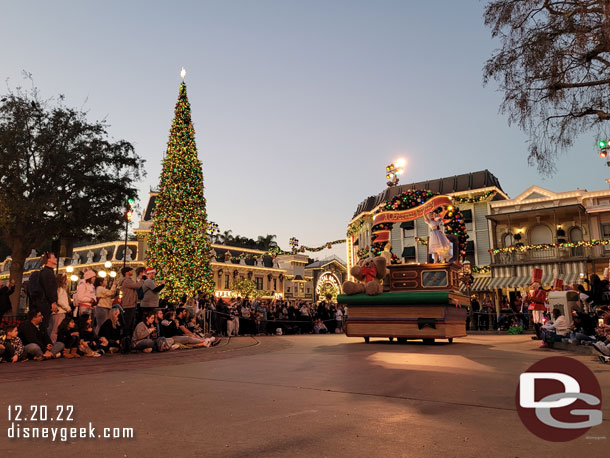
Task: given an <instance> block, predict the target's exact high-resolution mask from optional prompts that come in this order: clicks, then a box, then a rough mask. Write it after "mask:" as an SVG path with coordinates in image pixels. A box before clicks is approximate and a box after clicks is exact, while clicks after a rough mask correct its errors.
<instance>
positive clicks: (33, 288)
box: [27, 270, 44, 304]
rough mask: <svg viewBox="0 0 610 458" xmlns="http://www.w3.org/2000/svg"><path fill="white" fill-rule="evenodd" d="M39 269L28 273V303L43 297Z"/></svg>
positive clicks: (35, 301)
mask: <svg viewBox="0 0 610 458" xmlns="http://www.w3.org/2000/svg"><path fill="white" fill-rule="evenodd" d="M40 273H41V271H40V270H36V271H35V272H33V273H32V275H30V278H29V281H28V291H27V293H28V297H29V299H30V304H32V303H37V302H39V301H40V300H41V299H42V298H43V297H44V290H43V289H42V286H41V285H40Z"/></svg>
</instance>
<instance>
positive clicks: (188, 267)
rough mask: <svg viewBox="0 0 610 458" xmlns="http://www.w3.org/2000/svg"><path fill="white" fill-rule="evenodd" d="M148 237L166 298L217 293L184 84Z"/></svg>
mask: <svg viewBox="0 0 610 458" xmlns="http://www.w3.org/2000/svg"><path fill="white" fill-rule="evenodd" d="M153 220H154V223H153V226H152V229H151V232H150V235H149V247H148V252H147V256H148V263H149V264H150V265H151V266H152V267H154V268H155V269H156V270H157V272H160V277H162V278H164V279H165V280H166V281H167V283H166V286H165V288H164V289H163V291H162V295H163V296H164V297H169V298H172V299H178V298H180V297H181V296H183V295H185V294H186V295H187V296H190V297H192V296H195V295H196V294H197V293H198V292H199V291H201V292H204V293H209V294H213V293H214V279H213V277H212V270H211V268H210V255H209V252H210V240H209V238H208V227H207V213H206V201H205V198H204V196H203V171H202V168H201V161H199V159H198V157H197V146H196V144H195V129H194V128H193V124H192V122H191V107H190V104H189V101H188V97H187V93H186V85H185V84H184V82H183V83H182V84H181V85H180V94H179V96H178V102H177V103H176V110H175V116H174V120H173V122H172V127H171V130H170V136H169V142H168V144H167V154H166V155H165V158H164V159H163V170H162V172H161V184H160V189H159V194H158V196H157V199H156V203H155V211H154V215H153Z"/></svg>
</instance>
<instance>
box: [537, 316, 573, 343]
mask: <svg viewBox="0 0 610 458" xmlns="http://www.w3.org/2000/svg"><path fill="white" fill-rule="evenodd" d="M569 332H570V330H569V329H568V323H567V321H566V317H565V316H563V315H562V314H561V310H559V309H553V321H549V322H547V323H546V324H545V325H543V326H542V329H541V330H540V337H541V340H542V343H541V344H540V348H553V345H554V344H555V342H561V339H563V338H564V337H567V336H568V334H569Z"/></svg>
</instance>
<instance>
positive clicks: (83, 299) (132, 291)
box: [0, 253, 347, 362]
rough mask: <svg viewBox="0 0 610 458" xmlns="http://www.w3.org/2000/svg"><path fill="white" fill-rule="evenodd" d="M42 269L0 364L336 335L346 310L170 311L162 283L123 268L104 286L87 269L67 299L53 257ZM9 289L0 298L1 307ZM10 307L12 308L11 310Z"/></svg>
mask: <svg viewBox="0 0 610 458" xmlns="http://www.w3.org/2000/svg"><path fill="white" fill-rule="evenodd" d="M43 264H44V267H43V269H41V270H40V271H37V272H35V273H34V274H32V275H31V276H30V279H29V282H28V291H27V295H28V302H29V310H28V312H27V316H26V319H25V320H24V321H23V322H21V323H19V324H18V323H15V322H11V323H9V324H7V325H5V326H4V327H3V329H0V361H2V362H18V361H25V360H30V359H31V360H45V359H51V358H61V357H63V358H80V357H83V356H84V357H100V356H102V355H106V354H113V353H129V352H143V353H150V352H152V351H158V352H163V351H173V350H177V349H180V348H198V347H204V348H209V347H212V346H215V345H218V344H219V343H220V341H221V340H222V337H223V336H228V337H231V336H238V335H261V334H263V335H265V334H279V335H281V334H306V333H316V334H324V333H334V332H336V333H340V332H342V331H343V327H344V318H345V316H346V314H347V310H346V309H344V308H343V307H341V306H339V307H338V306H335V304H333V303H330V302H321V303H320V304H317V305H316V304H313V303H311V302H302V301H286V300H262V299H261V298H260V297H259V298H256V299H254V300H249V299H242V298H234V299H219V298H217V297H214V296H208V295H203V294H201V295H199V296H198V297H195V298H190V299H188V298H186V297H183V298H182V300H181V302H180V303H178V304H172V303H170V302H168V301H166V300H162V299H160V297H159V293H160V292H161V290H162V289H163V288H164V286H165V282H164V281H160V282H158V283H157V282H156V280H155V270H154V269H151V268H148V269H145V268H143V267H141V268H138V269H136V270H134V269H132V268H131V267H125V268H123V269H122V271H121V274H122V277H121V279H120V280H119V281H112V282H111V284H109V281H108V278H101V277H98V276H97V275H96V272H94V271H92V270H87V271H85V272H84V275H83V278H82V279H81V280H80V282H79V283H78V286H77V288H76V292H75V293H74V294H73V295H72V297H70V294H69V292H68V289H67V284H68V282H67V277H66V275H65V274H58V275H56V274H55V272H54V269H55V268H56V266H57V258H56V257H55V256H54V254H53V253H44V254H43ZM13 290H14V283H10V284H9V285H6V287H3V288H2V290H1V291H0V302H1V303H0V305H2V306H3V308H6V304H5V299H4V298H6V300H8V296H9V295H10V293H12V291H13ZM9 307H10V306H9Z"/></svg>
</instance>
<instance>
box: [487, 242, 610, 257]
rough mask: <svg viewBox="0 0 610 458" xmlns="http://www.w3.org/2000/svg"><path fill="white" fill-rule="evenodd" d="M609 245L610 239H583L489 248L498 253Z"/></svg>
mask: <svg viewBox="0 0 610 458" xmlns="http://www.w3.org/2000/svg"><path fill="white" fill-rule="evenodd" d="M605 245H610V239H608V240H583V241H581V242H562V243H543V244H539V245H520V246H517V245H511V246H509V247H506V248H492V249H491V250H489V252H490V253H491V254H498V253H514V252H526V251H539V250H549V249H552V248H579V247H587V248H590V247H596V246H605Z"/></svg>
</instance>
